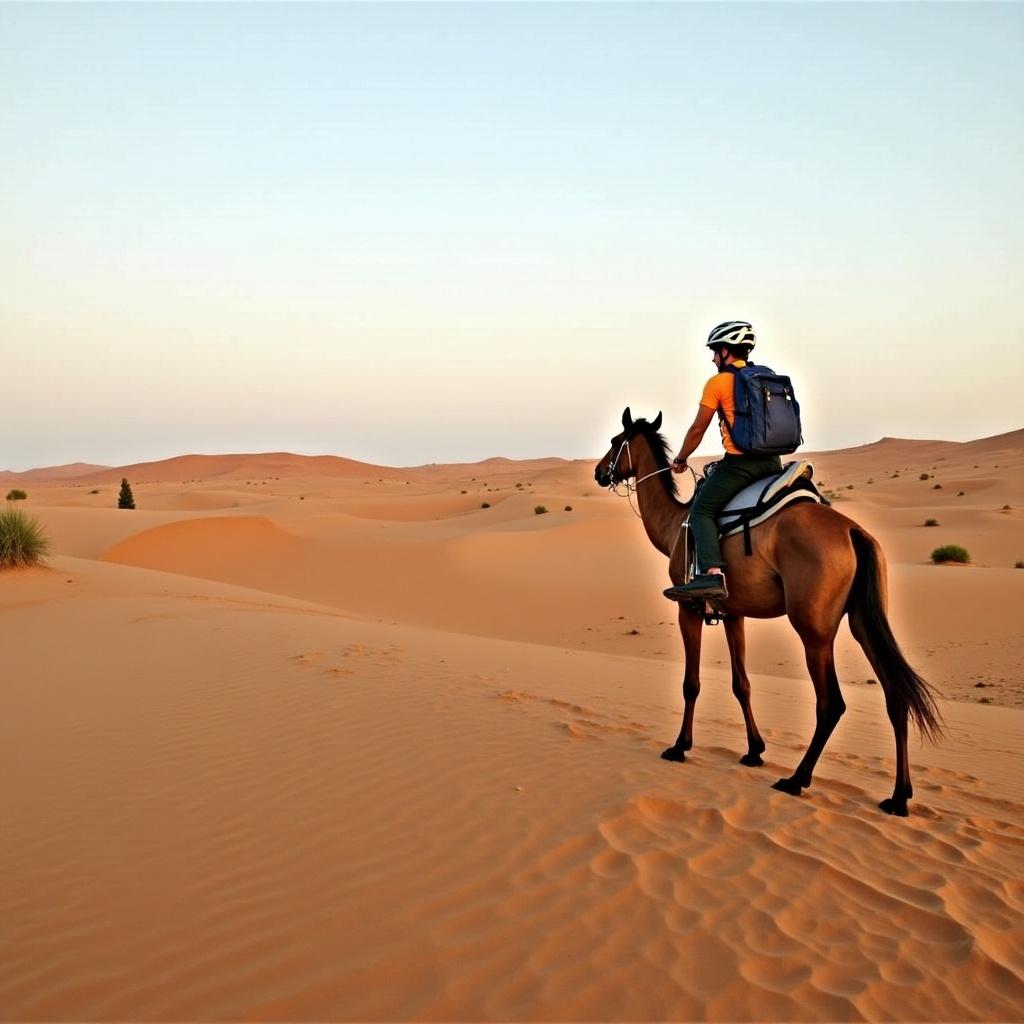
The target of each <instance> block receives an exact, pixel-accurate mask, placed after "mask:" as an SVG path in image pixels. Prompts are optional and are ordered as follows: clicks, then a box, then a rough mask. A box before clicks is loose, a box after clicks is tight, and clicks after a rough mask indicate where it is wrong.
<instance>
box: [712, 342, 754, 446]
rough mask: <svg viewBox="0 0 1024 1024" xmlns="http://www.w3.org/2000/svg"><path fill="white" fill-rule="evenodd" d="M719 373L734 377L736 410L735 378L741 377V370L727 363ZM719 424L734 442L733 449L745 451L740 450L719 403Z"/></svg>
mask: <svg viewBox="0 0 1024 1024" xmlns="http://www.w3.org/2000/svg"><path fill="white" fill-rule="evenodd" d="M752 365H753V364H752V363H749V362H748V363H747V366H752ZM718 372H719V373H731V374H732V375H733V382H732V394H733V407H734V408H735V405H736V380H735V378H736V377H738V376H739V373H740V371H739V368H738V367H736V366H733V365H732V364H731V363H727V364H726V365H725V366H723V367H722V369H721V370H719V371H718ZM733 415H735V413H733ZM718 422H719V423H720V424H721V425H722V432H723V433H725V434H728V435H729V440H730V441H732V446H733V448H735V449H737V451H743V449H742V448H740V446H739V445H738V444H737V443H736V441H735V439H734V438H733V436H732V430H730V429H729V421H728V420H727V419H726V418H725V411H724V410H723V409H722V405H721V403H719V405H718Z"/></svg>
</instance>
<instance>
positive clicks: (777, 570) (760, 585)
mask: <svg viewBox="0 0 1024 1024" xmlns="http://www.w3.org/2000/svg"><path fill="white" fill-rule="evenodd" d="M660 427H661V413H660V412H659V413H658V415H657V417H655V419H654V421H653V422H651V423H648V422H647V421H646V420H642V419H641V420H635V421H634V420H633V418H632V416H631V415H630V411H629V409H628V408H627V409H626V410H625V412H623V414H622V428H623V429H622V433H620V434H617V435H616V436H615V437H613V438H612V441H611V447H610V448H609V449H608V454H607V455H605V457H604V458H603V459H601V461H600V462H599V463H598V464H597V468H596V469H595V470H594V477H595V479H596V480H597V482H598V483H599V484H600V485H601V486H602V487H610V486H614V485H615V484H617V483H621V482H622V481H625V480H630V479H633V480H635V481H636V494H637V501H638V502H639V507H640V515H641V518H642V519H643V524H644V528H645V529H646V530H647V536H648V537H649V538H650V540H651V543H652V544H653V545H654V546H655V547H656V548H657V549H658V550H659V551H660V552H661V553H662V554H664V555H666V556H667V557H668V558H669V575H670V576H671V578H672V582H673V583H675V584H680V583H683V582H684V579H685V573H686V566H685V564H684V562H685V557H684V545H683V544H682V543H680V542H678V538H679V536H680V531H681V528H682V524H683V522H684V521H685V520H686V519H687V517H688V516H689V512H690V504H689V503H685V502H681V501H680V500H679V498H678V494H677V491H676V485H675V481H674V480H673V478H672V473H671V472H670V471H669V448H668V443H667V442H666V440H665V438H663V437H662V436H661V434H659V433H658V430H659V428H660ZM750 540H751V544H752V547H753V554H752V555H750V556H745V555H744V553H743V542H742V539H741V537H740V536H739V535H734V536H732V537H728V538H726V539H725V540H724V541H723V542H722V556H723V558H725V560H726V563H727V566H726V577H727V578H728V580H729V597H728V599H727V600H725V601H722V602H721V607H722V610H723V612H724V613H725V615H724V617H723V620H722V621H723V623H724V626H725V635H726V639H727V641H728V644H729V655H730V660H731V662H732V691H733V693H734V694H735V695H736V699H737V700H738V701H739V703H740V707H741V708H742V710H743V720H744V722H745V723H746V727H747V747H748V749H747V753H746V754H745V755H744V756H743V757H741V758H740V761H741V762H742V763H743V764H745V765H751V766H753V765H760V764H762V763H763V762H762V760H761V754H763V753H764V749H765V744H764V740H763V739H762V738H761V734H760V732H758V729H757V725H756V723H755V722H754V715H753V713H752V711H751V709H750V681H749V680H748V679H747V673H746V668H745V667H744V658H745V639H744V631H743V622H744V618H745V617H746V616H751V617H752V618H756V619H772V618H777V617H778V616H780V615H786V616H788V617H789V621H790V622H791V623H792V624H793V628H794V629H795V630H796V631H797V634H798V635H799V637H800V639H801V640H802V641H803V645H804V652H805V656H806V658H807V668H808V670H809V672H810V675H811V681H812V682H813V683H814V693H815V696H816V698H817V717H816V724H815V728H814V735H813V736H812V737H811V742H810V745H809V746H808V748H807V753H806V754H804V757H803V760H802V761H801V762H800V764H798V765H797V767H796V770H795V771H794V772H793V774H792V775H791V776H790V777H789V778H785V779H779V781H778V782H776V783H775V784H774V788H775V789H779V790H782V792H784V793H791V794H793V795H794V796H799V795H800V791H801V790H802V789H804V788H805V787H806V786H809V785H810V784H811V776H812V774H813V772H814V766H815V765H816V764H817V763H818V758H819V757H820V756H821V752H822V750H823V749H824V747H825V744H826V743H827V742H828V738H829V736H831V735H832V731H833V729H835V727H836V724H837V723H838V722H839V719H840V717H841V716H842V714H843V712H844V711H845V710H846V704H845V703H844V701H843V697H842V694H841V693H840V692H839V680H838V678H837V676H836V669H835V660H834V655H833V642H834V640H835V636H836V632H837V630H838V629H839V623H840V622H841V621H842V618H843V616H844V615H848V616H849V623H850V632H851V633H853V636H854V638H855V639H856V640H857V642H858V643H859V644H860V645H861V647H862V648H863V649H864V653H865V654H866V655H867V659H868V661H869V662H870V663H871V667H872V668H873V669H874V670H875V674H876V675H877V676H878V680H879V682H880V683H881V684H882V690H883V692H884V694H885V706H886V710H887V711H888V712H889V720H890V721H891V722H892V728H893V733H894V734H895V737H896V784H895V788H894V789H893V794H892V796H891V797H889V798H888V799H886V800H883V801H882V802H881V803H880V804H879V805H878V806H879V807H880V808H881V809H882V810H883V811H885V812H886V813H887V814H898V815H900V816H906V814H907V801H908V800H909V799H910V798H911V797H912V796H913V795H914V791H913V787H912V786H911V783H910V761H909V759H908V757H907V719H908V716H909V717H913V719H914V722H915V724H916V725H917V727H918V728H919V730H920V731H921V734H922V735H923V736H925V737H926V738H929V739H932V740H935V739H937V738H938V737H939V735H940V734H941V731H942V726H941V718H940V715H939V710H938V708H937V707H936V704H935V700H934V698H933V696H932V692H931V688H930V687H929V685H928V684H927V683H926V682H925V681H924V680H923V679H922V678H921V677H920V676H919V675H918V674H917V673H916V672H915V671H914V670H913V669H912V668H911V667H910V665H909V664H908V663H907V661H906V659H905V658H904V657H903V654H902V653H901V651H900V649H899V646H898V645H897V643H896V640H895V638H894V637H893V634H892V630H891V629H890V627H889V620H888V618H887V617H886V594H887V590H886V565H885V556H884V555H883V554H882V550H881V548H880V547H879V545H878V542H877V541H876V540H875V539H874V538H873V537H872V536H871V535H870V534H868V533H867V531H865V530H864V529H863V528H862V527H860V526H858V525H857V524H856V523H855V522H853V520H852V519H847V517H846V516H844V515H842V514H840V513H839V512H836V511H835V509H833V508H831V507H829V506H827V505H818V504H813V503H810V502H798V503H794V504H791V505H789V506H787V507H786V508H784V509H783V510H782V511H781V512H779V513H777V514H776V515H775V516H773V517H772V518H771V519H769V520H767V521H766V522H764V523H762V524H761V525H759V526H756V527H754V528H753V529H752V531H751V534H750ZM703 625H704V618H703V603H702V602H701V603H699V604H694V603H686V604H680V605H679V630H680V632H681V633H682V635H683V648H684V650H685V654H686V667H685V670H684V675H683V700H684V712H683V725H682V728H681V729H680V731H679V737H678V739H677V740H676V741H675V743H674V744H673V745H672V746H671V747H669V748H668V749H667V750H665V751H664V752H663V753H662V755H661V756H662V757H663V758H665V759H666V760H668V761H685V760H686V753H685V752H686V751H687V750H689V749H690V748H691V747H692V746H693V711H694V706H695V705H696V703H697V696H698V695H699V693H700V641H701V629H702V627H703Z"/></svg>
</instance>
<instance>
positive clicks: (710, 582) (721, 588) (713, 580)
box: [663, 576, 729, 601]
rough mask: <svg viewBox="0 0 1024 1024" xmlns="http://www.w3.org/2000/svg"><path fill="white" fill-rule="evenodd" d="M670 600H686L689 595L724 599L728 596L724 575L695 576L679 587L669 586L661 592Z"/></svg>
mask: <svg viewBox="0 0 1024 1024" xmlns="http://www.w3.org/2000/svg"><path fill="white" fill-rule="evenodd" d="M663 593H664V594H665V596H666V597H667V598H668V599H669V600H671V601H686V600H687V599H689V598H691V597H696V598H718V599H719V600H722V601H724V600H725V599H726V598H727V597H728V596H729V591H728V590H727V589H726V586H725V577H724V576H695V577H694V578H693V579H692V580H691V581H690V582H689V583H684V584H683V585H682V586H681V587H669V588H668V590H666V591H664V592H663Z"/></svg>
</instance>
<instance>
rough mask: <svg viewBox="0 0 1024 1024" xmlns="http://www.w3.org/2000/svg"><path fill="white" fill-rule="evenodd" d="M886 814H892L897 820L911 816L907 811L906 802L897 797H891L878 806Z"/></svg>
mask: <svg viewBox="0 0 1024 1024" xmlns="http://www.w3.org/2000/svg"><path fill="white" fill-rule="evenodd" d="M878 806H879V807H880V808H881V809H882V810H883V811H885V813H886V814H892V815H894V816H895V817H897V818H906V817H909V816H910V811H909V810H908V809H907V801H906V800H897V799H896V798H895V797H889V798H888V799H886V800H883V801H882V802H881V803H880V804H879V805H878Z"/></svg>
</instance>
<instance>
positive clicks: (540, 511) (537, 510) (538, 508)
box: [533, 505, 548, 516]
mask: <svg viewBox="0 0 1024 1024" xmlns="http://www.w3.org/2000/svg"><path fill="white" fill-rule="evenodd" d="M547 510H548V509H547V506H546V505H534V507H533V514H534V515H535V516H542V515H544V513H545V512H547Z"/></svg>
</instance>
